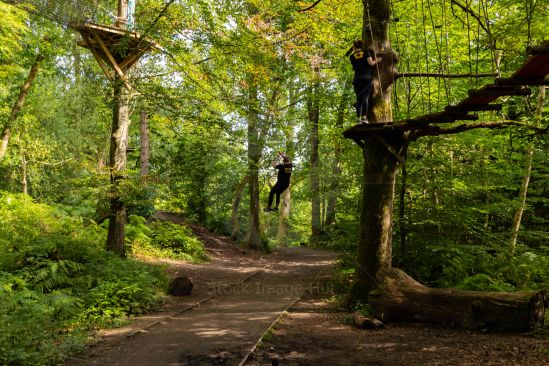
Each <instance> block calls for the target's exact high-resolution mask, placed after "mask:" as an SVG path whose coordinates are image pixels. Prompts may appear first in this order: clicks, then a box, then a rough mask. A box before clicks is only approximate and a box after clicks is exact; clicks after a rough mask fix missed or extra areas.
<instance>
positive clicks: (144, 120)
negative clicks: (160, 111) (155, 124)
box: [139, 110, 150, 177]
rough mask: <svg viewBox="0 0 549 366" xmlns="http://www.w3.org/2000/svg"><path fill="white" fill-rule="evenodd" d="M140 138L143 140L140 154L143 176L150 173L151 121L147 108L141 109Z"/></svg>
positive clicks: (141, 174) (140, 173)
mask: <svg viewBox="0 0 549 366" xmlns="http://www.w3.org/2000/svg"><path fill="white" fill-rule="evenodd" d="M140 122H141V123H140V127H141V128H140V134H139V137H140V140H141V156H140V159H139V161H140V168H141V169H140V172H139V175H140V176H141V177H144V176H146V175H147V174H149V156H150V149H149V146H150V145H149V121H148V116H147V112H146V111H145V110H142V111H141V115H140Z"/></svg>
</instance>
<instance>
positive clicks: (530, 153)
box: [509, 86, 545, 251]
mask: <svg viewBox="0 0 549 366" xmlns="http://www.w3.org/2000/svg"><path fill="white" fill-rule="evenodd" d="M544 102H545V86H540V87H539V95H538V103H537V106H536V112H535V115H534V120H535V122H534V123H535V126H536V127H537V126H539V123H540V118H541V112H542V110H543V104H544ZM533 160H534V144H533V143H532V142H530V144H529V145H528V149H527V151H526V166H525V168H524V175H523V177H522V184H521V185H520V191H519V200H520V205H519V207H518V208H517V210H516V211H515V216H514V218H513V226H512V227H511V237H510V239H509V247H510V249H511V251H514V250H515V246H516V245H517V238H518V233H519V230H520V223H521V221H522V214H523V213H524V209H525V208H526V196H527V194H528V185H529V183H530V176H531V173H532V162H533Z"/></svg>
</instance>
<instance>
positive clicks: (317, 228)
mask: <svg viewBox="0 0 549 366" xmlns="http://www.w3.org/2000/svg"><path fill="white" fill-rule="evenodd" d="M317 93H318V82H317V81H315V82H314V84H313V86H311V88H310V89H309V96H308V98H307V111H308V115H309V123H310V127H311V135H310V140H311V158H310V159H311V160H310V164H311V167H310V172H309V175H310V187H311V234H312V236H313V237H315V236H318V235H320V233H321V231H322V224H321V221H320V217H321V215H320V172H319V169H320V168H319V160H318V147H319V144H320V138H319V134H318V121H319V118H320V106H319V103H318V95H317Z"/></svg>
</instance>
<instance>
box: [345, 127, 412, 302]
mask: <svg viewBox="0 0 549 366" xmlns="http://www.w3.org/2000/svg"><path fill="white" fill-rule="evenodd" d="M379 136H380V137H381V138H382V139H383V140H384V141H385V142H387V143H388V144H389V145H391V146H392V147H393V149H395V150H396V151H398V150H400V148H401V147H402V146H403V144H404V137H403V134H402V133H401V132H398V131H393V132H387V133H384V134H383V135H381V134H379ZM363 157H364V181H363V186H362V203H361V217H360V227H359V231H360V233H359V243H358V257H357V268H356V271H355V278H354V281H353V285H352V286H351V292H350V295H351V298H350V300H351V302H356V301H364V302H365V301H367V299H368V292H370V291H371V290H373V289H375V288H376V287H377V285H378V283H377V281H376V274H377V273H378V271H379V270H381V269H387V268H390V267H391V255H392V229H393V198H394V189H395V180H396V174H397V168H398V160H397V159H396V157H395V156H393V154H392V153H391V152H390V151H389V150H388V149H387V148H386V147H385V145H384V144H383V143H381V142H380V141H379V140H378V139H376V138H374V137H373V136H372V137H370V138H369V139H368V140H367V141H365V145H364V148H363Z"/></svg>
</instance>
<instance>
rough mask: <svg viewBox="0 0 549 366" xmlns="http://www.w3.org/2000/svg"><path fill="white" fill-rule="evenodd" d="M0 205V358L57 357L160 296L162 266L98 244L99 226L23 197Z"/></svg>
mask: <svg viewBox="0 0 549 366" xmlns="http://www.w3.org/2000/svg"><path fill="white" fill-rule="evenodd" d="M0 203H1V204H0V250H1V251H2V253H3V255H2V256H1V257H0V363H3V364H10V365H12V364H13V365H45V364H50V363H54V362H56V361H59V360H61V359H63V358H65V357H66V356H67V355H68V354H71V353H73V352H75V351H76V350H78V349H80V348H81V347H82V346H83V345H84V343H85V342H86V340H87V330H88V329H90V328H92V327H96V326H99V325H101V326H105V325H110V324H115V323H116V322H119V321H120V319H121V318H123V317H126V316H129V315H134V314H140V313H142V312H143V311H145V310H146V309H149V308H151V307H152V306H154V305H155V304H157V303H158V302H159V301H160V300H161V299H162V298H163V293H164V291H165V289H166V286H167V279H166V277H165V273H164V272H163V270H162V269H161V268H157V267H152V266H149V265H145V264H143V263H140V262H137V261H135V260H127V259H121V258H119V257H117V256H115V255H114V254H112V253H110V252H107V251H105V250H104V249H102V246H103V243H104V242H105V238H106V232H105V230H104V229H103V228H101V227H99V226H97V225H95V224H93V223H91V222H90V223H88V224H87V225H84V224H83V221H82V220H81V219H79V218H77V217H69V216H67V215H66V214H65V213H64V212H63V211H61V210H59V209H56V208H53V207H51V206H47V205H44V204H37V203H35V202H33V201H32V200H31V199H30V198H29V197H28V196H22V195H13V194H6V193H3V192H0Z"/></svg>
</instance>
